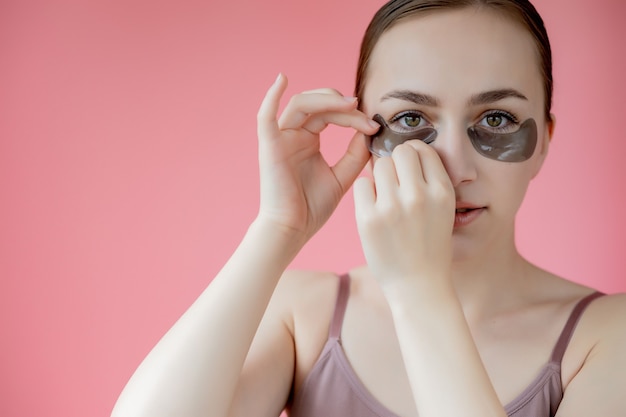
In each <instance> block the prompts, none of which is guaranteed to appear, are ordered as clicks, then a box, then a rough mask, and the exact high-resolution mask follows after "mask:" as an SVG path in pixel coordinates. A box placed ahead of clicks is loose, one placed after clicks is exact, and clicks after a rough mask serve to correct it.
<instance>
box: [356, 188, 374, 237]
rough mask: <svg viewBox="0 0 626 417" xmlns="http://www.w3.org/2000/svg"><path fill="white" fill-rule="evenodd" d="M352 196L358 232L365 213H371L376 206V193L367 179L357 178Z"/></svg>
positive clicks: (365, 216) (365, 215)
mask: <svg viewBox="0 0 626 417" xmlns="http://www.w3.org/2000/svg"><path fill="white" fill-rule="evenodd" d="M353 194H354V211H355V213H356V221H357V226H358V227H359V230H360V229H361V228H362V227H361V225H362V224H363V221H364V220H365V218H367V213H369V212H371V210H372V209H373V207H374V205H375V204H376V191H375V189H374V182H373V181H372V180H371V179H370V178H367V177H360V178H357V179H356V181H355V182H354V187H353Z"/></svg>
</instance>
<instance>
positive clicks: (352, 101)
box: [343, 97, 357, 103]
mask: <svg viewBox="0 0 626 417" xmlns="http://www.w3.org/2000/svg"><path fill="white" fill-rule="evenodd" d="M343 99H344V100H345V101H347V102H348V103H354V102H355V101H356V100H357V98H356V97H344V98H343Z"/></svg>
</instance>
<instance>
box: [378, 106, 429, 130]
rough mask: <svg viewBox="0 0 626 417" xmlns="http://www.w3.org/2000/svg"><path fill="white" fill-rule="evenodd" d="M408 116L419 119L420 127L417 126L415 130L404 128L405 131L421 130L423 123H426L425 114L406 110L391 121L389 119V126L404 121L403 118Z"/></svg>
mask: <svg viewBox="0 0 626 417" xmlns="http://www.w3.org/2000/svg"><path fill="white" fill-rule="evenodd" d="M406 116H413V117H415V118H419V119H420V126H416V127H414V128H411V127H405V126H402V129H403V130H405V131H411V130H415V129H420V128H422V127H423V126H421V122H426V120H427V119H426V117H424V114H423V113H421V112H419V111H416V110H406V111H403V112H400V113H397V114H396V115H394V116H392V117H391V119H389V121H388V122H387V123H388V124H389V125H392V124H393V123H395V122H397V121H398V120H400V119H402V118H403V117H406Z"/></svg>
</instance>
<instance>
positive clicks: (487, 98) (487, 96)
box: [469, 88, 528, 106]
mask: <svg viewBox="0 0 626 417" xmlns="http://www.w3.org/2000/svg"><path fill="white" fill-rule="evenodd" d="M511 97H513V98H519V99H521V100H526V101H528V98H527V97H526V96H525V95H524V94H522V93H520V92H519V91H517V90H514V89H512V88H503V89H500V90H492V91H485V92H484V93H480V94H476V95H474V96H472V97H471V98H470V99H469V105H470V106H479V105H481V104H489V103H495V102H496V101H500V100H504V99H505V98H511Z"/></svg>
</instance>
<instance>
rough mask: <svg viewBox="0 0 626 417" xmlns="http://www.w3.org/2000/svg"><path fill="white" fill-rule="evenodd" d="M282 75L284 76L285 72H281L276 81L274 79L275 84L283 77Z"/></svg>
mask: <svg viewBox="0 0 626 417" xmlns="http://www.w3.org/2000/svg"><path fill="white" fill-rule="evenodd" d="M282 76H283V73H282V72H279V73H278V77H276V81H274V84H276V83H277V82H278V81H279V80H280V79H281V78H282Z"/></svg>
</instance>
